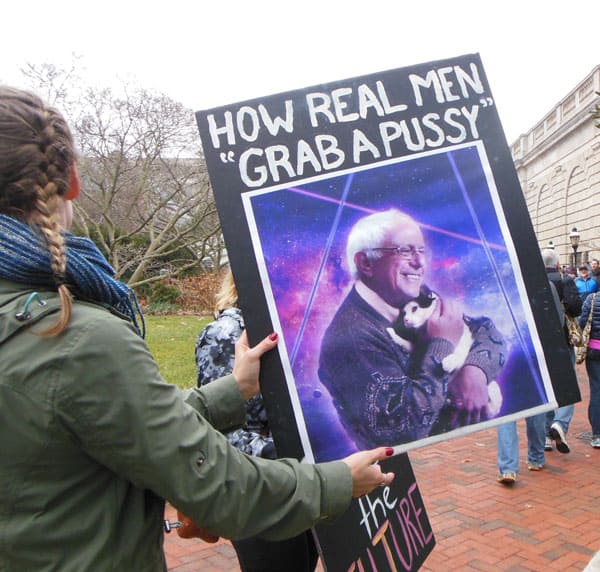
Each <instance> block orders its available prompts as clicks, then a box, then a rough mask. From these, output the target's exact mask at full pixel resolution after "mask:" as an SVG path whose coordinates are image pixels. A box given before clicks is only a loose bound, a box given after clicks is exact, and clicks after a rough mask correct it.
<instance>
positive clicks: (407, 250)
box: [369, 245, 427, 260]
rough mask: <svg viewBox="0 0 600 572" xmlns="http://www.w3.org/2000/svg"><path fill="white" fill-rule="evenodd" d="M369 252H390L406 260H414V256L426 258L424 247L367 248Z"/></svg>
mask: <svg viewBox="0 0 600 572" xmlns="http://www.w3.org/2000/svg"><path fill="white" fill-rule="evenodd" d="M369 250H373V251H376V250H380V251H381V252H391V253H392V254H393V255H395V256H399V257H400V258H405V259H406V260H409V259H411V258H414V257H415V256H416V255H419V256H427V249H426V248H425V247H424V246H408V245H407V246H381V247H379V248H369Z"/></svg>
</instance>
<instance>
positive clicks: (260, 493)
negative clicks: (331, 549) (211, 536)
mask: <svg viewBox="0 0 600 572" xmlns="http://www.w3.org/2000/svg"><path fill="white" fill-rule="evenodd" d="M71 338H72V339H69V343H68V344H63V345H62V346H61V347H66V348H67V350H65V351H66V354H65V356H64V359H62V360H61V363H62V364H63V366H62V368H61V370H60V372H59V374H58V375H59V377H60V380H59V383H57V390H56V392H55V395H54V399H55V401H56V404H55V411H56V415H57V423H60V424H61V425H62V426H63V427H64V428H65V430H66V431H68V432H69V433H70V434H71V435H72V437H73V439H75V440H76V441H77V442H79V443H80V446H81V448H82V449H83V450H84V451H85V452H86V453H87V455H89V457H91V458H92V459H94V460H95V461H96V462H97V463H99V464H101V465H104V466H105V467H107V468H108V469H110V471H112V472H114V474H115V475H117V476H119V477H120V478H123V479H125V480H128V481H130V482H131V483H133V485H135V486H136V487H138V488H140V489H150V490H152V491H154V492H155V493H156V494H158V495H160V496H161V497H163V498H165V499H167V500H168V501H170V502H171V503H172V504H173V505H174V506H176V507H177V508H178V509H180V510H181V511H183V512H184V513H185V514H187V515H188V516H189V517H190V518H191V519H192V520H194V521H195V522H196V523H198V524H199V525H200V526H202V527H204V528H206V529H207V530H210V531H211V532H212V533H215V534H218V535H221V536H225V537H229V538H243V537H246V536H250V535H255V534H260V535H262V536H264V537H266V538H271V539H277V538H286V537H289V536H292V535H295V534H298V533H299V532H301V531H303V530H306V529H307V528H309V527H311V526H313V525H314V524H316V523H317V522H319V521H322V520H328V519H334V518H335V517H337V516H338V515H339V514H341V513H342V512H343V511H344V510H345V509H346V508H347V506H348V504H349V502H350V498H351V491H352V479H351V476H350V471H349V469H348V467H347V465H346V464H345V463H342V462H332V463H326V464H321V465H307V464H300V463H298V462H296V461H295V460H281V461H268V460H264V459H258V458H253V457H249V456H247V455H244V454H243V453H242V452H240V451H238V450H237V449H235V448H233V447H232V446H231V445H229V443H228V442H227V439H226V438H225V437H224V436H223V435H222V434H220V433H219V432H218V431H216V430H215V429H214V428H213V427H212V426H211V424H210V423H214V424H215V425H216V426H218V427H221V428H222V427H226V426H231V425H234V424H236V423H237V422H239V420H240V418H243V414H244V407H243V401H242V398H241V396H240V394H239V391H238V390H237V386H236V384H235V380H234V379H233V378H232V377H228V378H225V379H223V380H220V381H215V382H214V383H210V384H208V385H207V386H205V387H203V388H201V389H197V388H195V389H193V390H191V391H189V392H185V393H184V392H182V391H180V390H179V389H178V388H177V387H175V386H173V385H170V384H167V383H166V382H165V381H164V380H163V379H162V378H161V376H160V374H159V371H158V368H157V365H156V363H155V362H154V360H153V359H152V356H151V355H150V352H149V350H148V348H147V346H146V344H145V343H144V341H143V340H142V339H141V338H139V336H137V334H136V333H135V332H134V331H133V329H132V328H130V327H129V326H128V325H127V324H126V323H125V322H123V321H122V320H119V319H117V318H115V317H114V316H110V315H106V316H105V315H104V314H103V315H102V316H100V317H98V318H95V319H94V320H90V321H89V322H88V323H86V324H85V327H83V328H80V329H78V333H77V337H73V336H71Z"/></svg>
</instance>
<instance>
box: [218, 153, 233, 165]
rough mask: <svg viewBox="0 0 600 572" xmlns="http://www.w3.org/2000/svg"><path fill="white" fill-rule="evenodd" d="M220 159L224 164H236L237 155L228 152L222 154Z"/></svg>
mask: <svg viewBox="0 0 600 572" xmlns="http://www.w3.org/2000/svg"><path fill="white" fill-rule="evenodd" d="M219 157H220V158H221V161H222V162H223V163H235V153H234V152H233V151H228V152H227V153H220V154H219Z"/></svg>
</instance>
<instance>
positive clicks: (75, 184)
mask: <svg viewBox="0 0 600 572" xmlns="http://www.w3.org/2000/svg"><path fill="white" fill-rule="evenodd" d="M80 192H81V183H80V181H79V172H78V171H77V165H76V164H75V163H73V164H72V165H71V177H70V178H69V188H68V189H67V192H66V193H65V194H64V196H63V198H64V199H65V200H67V201H72V200H74V199H76V198H77V197H78V196H79V193H80Z"/></svg>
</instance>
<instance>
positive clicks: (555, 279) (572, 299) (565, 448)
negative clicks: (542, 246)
mask: <svg viewBox="0 0 600 572" xmlns="http://www.w3.org/2000/svg"><path fill="white" fill-rule="evenodd" d="M542 260H543V261H544V266H545V268H546V274H547V276H548V280H550V282H552V284H554V287H555V288H556V293H557V295H558V299H559V301H560V303H561V304H562V307H563V308H562V309H563V311H564V314H566V315H567V316H570V317H572V318H576V317H577V316H579V314H581V305H582V302H581V298H580V296H579V293H578V291H577V287H576V286H575V282H574V281H573V279H572V278H571V277H570V276H563V275H561V273H560V270H559V269H560V264H559V260H558V254H557V253H556V252H555V251H554V250H551V249H546V250H543V251H542ZM559 310H560V308H559ZM567 316H563V317H564V323H563V330H564V333H565V341H566V342H567V346H568V347H569V355H570V357H571V363H572V364H573V367H575V350H574V348H573V346H572V345H571V344H570V341H569V330H568V327H567V323H566V319H567ZM574 411H575V405H574V404H571V405H565V406H563V407H559V408H558V409H556V411H548V413H547V414H546V442H545V446H544V449H545V450H546V451H552V448H553V447H552V442H553V441H554V443H556V450H557V451H558V452H559V453H568V452H569V451H570V450H571V449H570V447H569V444H568V443H567V437H566V436H567V432H568V431H569V424H570V423H571V419H572V418H573V413H574Z"/></svg>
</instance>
